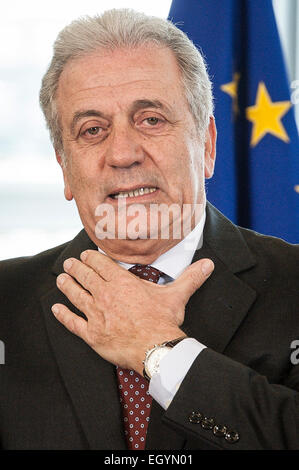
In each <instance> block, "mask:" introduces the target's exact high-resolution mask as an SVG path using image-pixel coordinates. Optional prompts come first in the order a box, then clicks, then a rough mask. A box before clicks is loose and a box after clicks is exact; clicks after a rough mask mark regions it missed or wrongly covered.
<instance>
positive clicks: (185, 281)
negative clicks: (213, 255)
mask: <svg viewBox="0 0 299 470" xmlns="http://www.w3.org/2000/svg"><path fill="white" fill-rule="evenodd" d="M213 270H214V263H213V261H212V260H210V259H207V258H206V259H201V260H199V261H196V263H193V264H191V265H190V266H188V268H186V269H185V271H184V272H183V273H182V274H181V275H180V277H178V278H177V279H176V280H175V281H174V282H173V283H172V284H171V287H173V288H174V289H175V291H176V294H179V295H180V296H181V300H183V301H184V303H185V304H186V303H187V302H188V300H189V298H190V297H191V295H192V294H194V292H195V291H196V290H197V289H199V288H200V287H201V286H202V285H203V283H204V282H205V281H206V280H207V279H208V278H209V276H210V275H211V274H212V272H213Z"/></svg>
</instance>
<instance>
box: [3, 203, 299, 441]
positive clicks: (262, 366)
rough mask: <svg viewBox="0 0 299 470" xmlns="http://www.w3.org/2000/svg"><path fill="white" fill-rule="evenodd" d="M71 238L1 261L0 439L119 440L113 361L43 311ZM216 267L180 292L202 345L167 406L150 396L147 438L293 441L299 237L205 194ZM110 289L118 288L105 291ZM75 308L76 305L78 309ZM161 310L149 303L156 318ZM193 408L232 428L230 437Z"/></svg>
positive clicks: (298, 399)
mask: <svg viewBox="0 0 299 470" xmlns="http://www.w3.org/2000/svg"><path fill="white" fill-rule="evenodd" d="M87 248H89V249H96V246H95V245H94V244H93V243H92V242H91V241H90V239H89V238H88V237H87V235H86V232H85V231H84V230H82V232H80V233H79V235H78V236H77V237H76V238H75V239H74V240H73V241H71V242H69V243H66V244H64V245H61V246H59V247H56V248H53V249H51V250H49V251H46V252H44V253H41V254H38V255H36V256H33V257H28V258H19V259H13V260H8V261H3V262H1V263H0V289H1V312H0V339H1V340H2V341H3V342H4V343H5V353H6V354H5V357H6V359H5V364H4V365H0V440H1V445H2V447H3V448H4V449H106V450H110V449H113V450H114V449H126V445H125V440H124V435H123V430H122V413H121V408H120V404H119V398H118V391H117V381H116V376H115V368H114V366H113V365H112V364H110V363H108V362H107V361H105V360H104V359H102V358H101V357H100V356H98V355H97V354H96V353H95V352H94V351H93V350H92V349H91V348H90V347H89V346H88V345H86V344H85V343H84V341H83V340H81V339H80V338H78V337H76V336H74V335H73V334H71V333H70V332H69V331H68V330H66V329H65V328H64V327H63V326H62V325H61V324H60V323H59V322H58V321H57V320H56V319H55V317H54V316H53V314H52V313H51V306H52V305H53V304H54V303H56V302H62V303H66V304H67V305H69V307H70V308H71V309H72V310H73V311H76V312H77V313H78V314H80V312H78V311H77V310H76V309H74V307H72V306H71V305H70V303H69V301H68V300H67V299H66V298H65V297H64V296H63V294H62V293H61V292H60V291H59V290H58V289H57V288H56V284H55V281H56V276H57V275H58V274H59V273H61V272H62V271H63V267H62V263H63V261H64V260H65V259H66V258H68V257H70V256H72V257H77V258H78V257H79V255H80V253H81V252H82V251H83V250H85V249H87ZM202 257H209V258H211V259H212V260H213V261H214V263H215V271H214V273H213V274H212V276H211V277H210V278H209V280H208V281H207V282H206V283H205V285H204V286H202V287H201V288H200V289H199V290H198V291H197V292H196V293H195V294H194V295H193V296H192V297H191V299H190V300H189V302H188V304H187V307H186V316H185V322H184V325H183V329H184V330H185V331H186V333H187V334H188V335H189V336H191V337H194V338H197V339H198V340H199V341H201V342H202V343H203V344H205V345H206V346H208V348H207V349H205V350H204V351H203V352H202V353H201V354H200V355H199V356H198V358H197V359H196V360H195V361H194V363H193V365H192V367H191V369H190V370H189V372H188V374H187V376H186V378H185V379H184V381H183V383H182V385H181V387H180V389H179V391H178V392H177V394H176V396H175V398H174V400H173V401H172V403H171V405H170V406H169V408H168V410H167V411H164V410H163V409H162V408H161V407H160V406H159V405H158V404H157V403H156V402H154V401H153V406H152V412H151V420H150V424H149V429H148V438H147V444H146V445H147V448H148V449H298V448H299V437H298V434H299V433H298V431H299V394H298V391H299V366H296V365H293V364H292V363H291V360H290V356H291V353H292V352H293V351H292V349H291V348H290V344H291V342H292V341H293V340H294V339H299V289H298V287H299V268H298V266H299V246H298V245H296V246H295V245H289V244H287V243H284V242H283V241H281V240H279V239H275V238H271V237H265V236H261V235H258V234H256V233H254V232H252V231H249V230H245V229H240V228H238V227H236V226H235V225H233V224H232V223H231V222H229V221H228V220H227V219H226V218H225V217H224V216H223V215H221V214H220V213H219V212H218V211H217V210H216V209H215V208H213V207H212V206H211V205H208V208H207V221H206V226H205V231H204V245H203V248H202V249H201V250H198V251H197V252H196V254H195V257H194V260H193V261H196V260H198V259H199V258H202ZM115 295H117V288H116V291H115ZM81 315H82V314H81ZM158 318H159V312H157V319H158ZM192 411H200V412H201V413H202V414H203V415H204V416H206V417H209V418H210V417H213V418H214V419H215V422H216V423H217V424H221V425H225V426H227V428H228V429H233V430H235V431H238V433H239V435H240V439H239V441H238V442H236V443H234V444H231V443H229V442H227V441H226V440H225V439H224V438H223V437H218V436H215V435H214V434H213V432H212V430H209V429H204V428H203V427H202V426H201V424H200V423H198V424H195V423H191V422H190V421H189V416H190V413H192Z"/></svg>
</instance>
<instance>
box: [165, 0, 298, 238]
mask: <svg viewBox="0 0 299 470" xmlns="http://www.w3.org/2000/svg"><path fill="white" fill-rule="evenodd" d="M169 19H170V20H172V21H173V22H174V23H179V24H178V25H177V26H178V27H179V28H181V29H182V30H183V31H184V32H185V33H187V35H188V36H189V38H190V39H191V40H192V41H193V42H194V43H195V45H196V46H198V47H199V48H200V50H201V52H202V53H203V55H204V57H205V60H206V62H207V64H208V70H209V75H210V77H211V80H212V82H213V84H214V86H213V88H214V97H215V118H216V125H217V129H218V142H217V159H216V168H215V174H214V177H213V178H212V179H211V180H209V181H208V182H207V186H206V187H207V198H208V200H209V201H210V202H211V203H212V204H214V205H215V206H216V207H217V208H218V209H219V210H221V211H222V212H223V213H224V214H225V215H226V216H227V217H228V218H229V219H231V220H232V221H233V222H235V223H237V224H238V225H241V226H243V227H247V228H251V229H253V230H256V231H258V232H260V233H264V234H267V235H274V236H276V237H280V238H283V239H285V240H287V241H289V242H291V243H299V145H298V143H299V141H298V130H297V127H296V123H295V119H294V112H293V108H292V103H291V101H290V90H289V86H288V80H287V76H286V71H285V65H284V61H283V56H282V51H281V45H280V41H279V35H278V31H277V26H276V22H275V17H274V12H273V7H272V1H271V0H263V1H260V0H242V1H240V0H212V1H211V0H187V1H186V0H173V2H172V6H171V9H170V13H169ZM180 22H181V23H180Z"/></svg>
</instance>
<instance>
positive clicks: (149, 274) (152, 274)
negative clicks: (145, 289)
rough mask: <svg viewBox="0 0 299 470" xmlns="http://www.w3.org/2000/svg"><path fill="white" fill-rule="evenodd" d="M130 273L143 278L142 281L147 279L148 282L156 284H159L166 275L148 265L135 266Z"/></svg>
mask: <svg viewBox="0 0 299 470" xmlns="http://www.w3.org/2000/svg"><path fill="white" fill-rule="evenodd" d="M129 271H130V272H131V273H133V274H135V276H138V277H141V279H145V280H146V281H150V282H154V283H155V284H157V282H158V281H159V279H160V277H161V276H163V274H164V273H162V271H159V269H156V268H153V266H150V265H148V264H135V265H134V266H132V267H131V268H130V269H129Z"/></svg>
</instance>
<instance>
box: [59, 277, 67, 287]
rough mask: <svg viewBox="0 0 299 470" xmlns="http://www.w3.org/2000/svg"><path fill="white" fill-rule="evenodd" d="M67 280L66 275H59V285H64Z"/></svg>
mask: <svg viewBox="0 0 299 470" xmlns="http://www.w3.org/2000/svg"><path fill="white" fill-rule="evenodd" d="M65 280H66V275H64V274H59V276H58V277H57V284H58V285H59V286H62V284H63V283H64V281H65Z"/></svg>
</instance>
